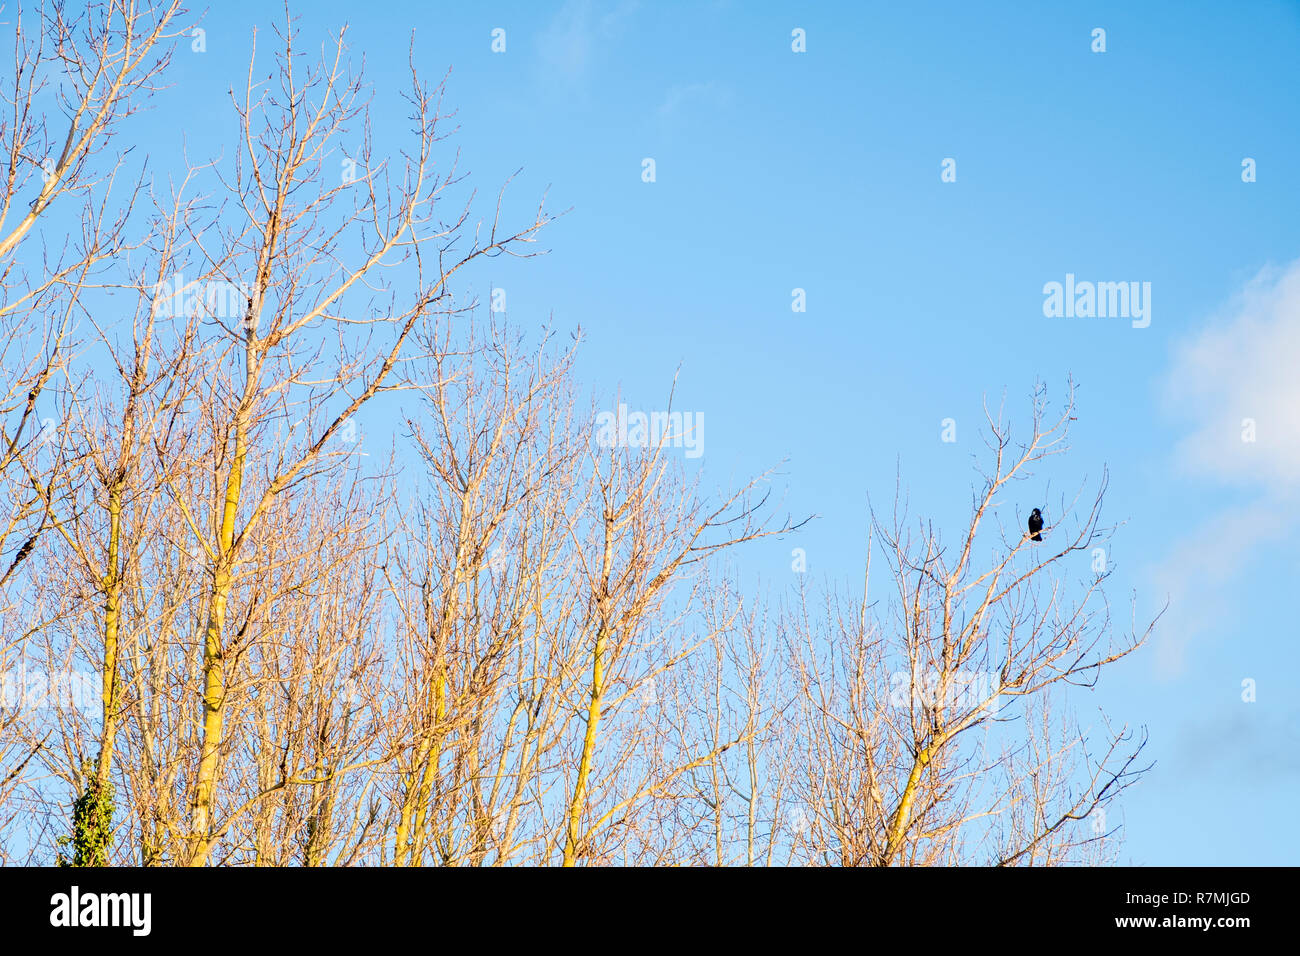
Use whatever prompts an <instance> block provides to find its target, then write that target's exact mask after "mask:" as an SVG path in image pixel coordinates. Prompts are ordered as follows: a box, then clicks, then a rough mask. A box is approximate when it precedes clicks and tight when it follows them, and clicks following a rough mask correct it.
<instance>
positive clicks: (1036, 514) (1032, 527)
mask: <svg viewBox="0 0 1300 956" xmlns="http://www.w3.org/2000/svg"><path fill="white" fill-rule="evenodd" d="M1042 530H1043V513H1042V512H1041V511H1039V510H1038V509H1037V508H1035V509H1034V510H1033V511H1031V512H1030V513H1029V533H1030V534H1031V535H1033V537H1032V538H1030V539H1029V540H1031V541H1042V540H1043V536H1042V535H1041V534H1039V533H1038V532H1040V531H1042Z"/></svg>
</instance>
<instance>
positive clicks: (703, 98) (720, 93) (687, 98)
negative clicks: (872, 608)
mask: <svg viewBox="0 0 1300 956" xmlns="http://www.w3.org/2000/svg"><path fill="white" fill-rule="evenodd" d="M730 103H731V90H729V89H728V88H726V87H724V86H719V85H718V84H717V83H713V82H712V81H710V82H708V83H684V84H678V85H676V86H673V87H671V88H670V89H669V90H668V94H667V95H666V96H665V97H664V101H663V102H662V103H661V104H659V115H660V116H661V117H664V118H667V117H671V116H674V115H676V114H677V113H679V112H681V111H682V110H685V109H689V108H691V107H692V106H703V107H705V108H706V109H709V110H718V109H722V108H723V107H726V106H728V105H729V104H730Z"/></svg>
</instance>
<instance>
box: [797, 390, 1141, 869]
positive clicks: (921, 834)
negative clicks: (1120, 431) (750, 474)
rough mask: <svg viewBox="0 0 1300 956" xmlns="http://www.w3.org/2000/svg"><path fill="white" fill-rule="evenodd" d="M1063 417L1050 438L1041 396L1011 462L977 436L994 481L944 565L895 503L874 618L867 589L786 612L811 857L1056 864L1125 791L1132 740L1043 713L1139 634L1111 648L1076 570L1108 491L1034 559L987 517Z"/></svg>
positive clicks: (1101, 613)
mask: <svg viewBox="0 0 1300 956" xmlns="http://www.w3.org/2000/svg"><path fill="white" fill-rule="evenodd" d="M1073 414H1074V404H1073V394H1072V392H1071V394H1070V395H1069V396H1068V397H1067V401H1066V403H1065V407H1064V409H1063V411H1062V412H1061V413H1060V414H1059V415H1058V416H1056V417H1055V418H1054V419H1050V420H1049V419H1048V418H1047V405H1046V397H1045V394H1044V393H1043V392H1042V391H1041V390H1039V391H1038V392H1037V393H1036V394H1035V399H1034V405H1033V412H1032V425H1031V431H1030V434H1029V435H1028V437H1027V438H1025V439H1024V440H1022V441H1020V442H1016V441H1014V440H1013V438H1012V434H1011V430H1010V428H1009V427H1008V426H1007V425H1006V423H1005V422H1004V421H1002V419H1001V418H1000V417H994V416H992V415H989V416H988V428H989V437H988V439H987V443H988V446H989V449H990V453H991V456H992V468H991V469H990V470H989V471H987V472H983V473H981V478H982V481H981V484H980V486H979V487H978V488H977V490H976V492H975V494H974V497H973V501H972V510H971V518H970V521H969V523H968V524H967V526H966V527H965V529H964V530H963V532H962V534H961V535H960V536H959V537H958V539H957V541H956V543H955V545H949V544H947V543H946V542H945V541H944V538H943V536H942V535H941V533H940V532H938V531H937V530H936V529H935V528H934V526H933V524H931V523H927V522H923V521H922V522H913V521H911V520H910V519H909V518H908V517H907V514H906V509H905V506H904V503H903V500H902V498H901V495H900V497H899V499H898V502H897V504H896V507H895V510H894V513H893V515H892V520H891V521H890V522H889V523H888V524H886V523H885V522H884V521H882V520H881V519H880V518H879V516H876V517H875V519H874V522H873V524H874V532H875V535H877V536H878V537H879V538H880V539H881V542H882V551H883V554H884V558H885V561H886V562H887V566H888V573H889V578H890V582H891V584H892V589H893V592H894V593H893V600H892V601H891V602H890V604H889V612H888V615H887V616H886V615H881V614H879V613H878V612H876V605H875V604H874V603H871V604H868V601H867V594H866V588H865V586H864V593H863V596H862V600H861V602H860V603H859V604H858V606H857V607H856V608H844V607H843V605H842V604H841V603H840V602H839V601H832V602H831V603H830V604H829V605H828V607H827V610H826V612H825V613H824V614H823V615H822V618H821V620H822V622H823V623H822V624H821V625H820V626H813V627H810V626H809V625H808V624H807V623H806V622H807V616H806V615H807V607H806V603H805V604H804V605H803V610H801V611H798V612H797V613H798V614H799V618H798V619H796V620H795V621H794V622H792V624H791V625H790V630H791V632H792V633H793V634H794V635H795V636H796V642H795V647H796V649H797V655H798V660H799V667H800V671H801V687H802V694H801V696H802V700H803V703H802V706H801V721H802V722H803V724H804V729H803V730H802V732H801V733H800V735H799V736H800V740H801V742H802V745H803V748H804V755H805V756H804V760H805V771H804V774H803V775H802V777H803V778H804V779H805V780H806V786H805V793H806V800H807V803H808V804H809V806H811V807H813V808H814V809H815V818H816V829H815V831H814V832H813V834H812V836H813V839H812V841H811V843H810V846H809V852H810V853H812V854H814V855H815V856H819V857H820V858H822V859H824V860H830V859H837V860H838V861H839V862H841V863H844V864H846V865H856V864H872V865H877V866H889V865H895V864H934V863H941V864H952V863H959V862H971V861H981V862H986V863H996V864H1015V863H1026V862H1040V863H1043V862H1048V863H1056V862H1062V861H1064V860H1067V859H1069V858H1070V856H1071V853H1072V852H1073V851H1074V850H1075V849H1077V848H1079V847H1086V846H1088V845H1091V844H1092V843H1094V842H1095V839H1096V837H1097V835H1096V834H1093V833H1090V832H1085V831H1083V830H1081V829H1080V828H1077V827H1076V828H1072V827H1071V824H1072V823H1074V822H1077V821H1081V820H1084V819H1085V818H1087V817H1088V816H1089V815H1090V814H1092V813H1093V812H1094V811H1097V810H1100V809H1103V808H1104V807H1105V806H1107V805H1108V804H1109V803H1110V801H1112V800H1113V799H1114V798H1115V797H1116V796H1117V795H1118V794H1119V793H1120V792H1122V791H1123V790H1124V789H1125V788H1126V787H1128V786H1129V785H1131V784H1132V783H1133V782H1134V781H1135V780H1136V779H1137V778H1138V776H1139V775H1140V769H1141V768H1139V766H1138V764H1137V761H1138V759H1139V755H1140V752H1141V750H1142V746H1143V743H1144V741H1145V735H1144V734H1143V735H1141V736H1138V737H1137V738H1136V739H1135V736H1134V734H1133V732H1131V731H1129V730H1127V729H1119V730H1116V731H1113V732H1110V731H1108V732H1107V733H1106V735H1105V736H1104V737H1103V738H1102V739H1101V740H1100V741H1098V740H1096V739H1095V738H1093V739H1085V738H1084V737H1083V736H1082V735H1081V734H1080V733H1079V732H1078V730H1077V729H1076V728H1075V726H1074V725H1073V724H1071V723H1069V722H1060V721H1055V722H1054V721H1052V720H1051V719H1050V709H1049V707H1048V700H1049V692H1053V691H1054V690H1057V689H1059V688H1063V687H1066V686H1069V685H1074V686H1083V687H1091V686H1092V685H1093V683H1094V682H1095V681H1096V679H1097V677H1098V675H1099V673H1100V671H1101V669H1102V668H1104V667H1106V666H1107V665H1109V664H1112V663H1114V662H1115V661H1117V660H1119V659H1121V658H1122V657H1124V656H1126V655H1128V654H1130V653H1132V652H1133V651H1134V650H1135V649H1136V648H1137V647H1139V646H1140V645H1141V644H1142V643H1143V641H1144V640H1145V639H1146V636H1147V635H1148V634H1149V632H1150V629H1151V627H1152V626H1154V623H1155V622H1154V621H1153V622H1151V624H1150V625H1148V626H1147V628H1145V629H1144V630H1141V631H1137V630H1133V631H1130V632H1128V633H1127V634H1121V635H1116V634H1115V633H1114V632H1113V629H1112V627H1111V620H1110V615H1109V605H1108V604H1107V602H1106V600H1105V594H1104V589H1103V585H1104V583H1105V581H1106V580H1107V578H1108V577H1109V576H1110V573H1111V572H1110V570H1109V569H1108V568H1105V569H1102V570H1095V569H1094V564H1093V554H1092V551H1093V549H1094V548H1095V547H1096V546H1097V544H1098V542H1101V541H1104V540H1106V539H1107V538H1108V537H1109V535H1110V533H1111V532H1112V531H1113V529H1107V528H1103V527H1101V525H1100V514H1101V506H1102V501H1103V498H1104V495H1105V488H1106V479H1105V476H1104V475H1103V477H1102V479H1101V482H1100V485H1099V487H1098V488H1097V489H1096V491H1095V493H1094V494H1093V495H1092V496H1091V497H1090V498H1089V499H1088V500H1087V501H1086V503H1084V504H1083V505H1082V506H1081V499H1082V492H1080V494H1079V495H1077V496H1076V497H1075V498H1074V500H1073V501H1071V502H1068V503H1064V504H1063V506H1062V508H1061V510H1060V517H1059V519H1058V520H1056V521H1054V522H1052V523H1051V524H1050V526H1049V527H1048V528H1046V529H1045V530H1044V532H1043V534H1044V537H1045V539H1046V541H1045V542H1044V543H1043V544H1042V545H1041V546H1039V545H1037V544H1034V543H1032V542H1031V540H1030V535H1029V533H1028V532H1027V531H1026V530H1025V525H1024V521H1023V518H1024V517H1025V516H1018V517H1017V518H1016V519H1015V523H1014V524H1012V525H1010V526H1009V527H1008V526H1007V524H1006V523H1004V521H1003V520H1002V517H1001V516H1002V514H1003V513H1004V511H1003V510H999V509H1005V506H1006V504H1008V503H1009V494H1008V493H1009V491H1010V489H1011V487H1012V484H1013V483H1014V482H1018V481H1021V480H1024V479H1027V478H1030V477H1032V476H1033V474H1034V472H1035V469H1036V467H1039V466H1041V465H1042V464H1043V462H1044V461H1045V460H1046V459H1047V458H1049V457H1050V456H1054V455H1057V454H1060V453H1062V452H1063V451H1065V449H1066V446H1065V438H1066V433H1067V430H1068V425H1069V422H1070V421H1072V420H1073ZM990 526H991V527H990ZM1081 555H1086V556H1087V558H1088V560H1087V562H1086V563H1085V564H1084V567H1085V568H1086V569H1087V570H1086V571H1082V572H1080V570H1079V560H1078V557H1079V556H1081ZM1072 559H1073V561H1072ZM869 568H870V564H868V569H869ZM1070 573H1074V574H1079V575H1080V577H1081V579H1082V580H1081V581H1080V583H1079V585H1078V587H1077V588H1074V589H1072V588H1070V587H1069V586H1068V582H1067V581H1064V580H1062V578H1063V576H1064V575H1066V574H1070ZM869 578H870V574H869V571H868V580H869ZM815 631H816V632H817V633H815ZM1056 696H1063V695H1056ZM1020 703H1023V704H1024V707H1023V708H1018V707H1017V704H1020ZM1016 727H1021V728H1022V732H1020V733H1017V732H1016V731H1015V729H1014V728H1016Z"/></svg>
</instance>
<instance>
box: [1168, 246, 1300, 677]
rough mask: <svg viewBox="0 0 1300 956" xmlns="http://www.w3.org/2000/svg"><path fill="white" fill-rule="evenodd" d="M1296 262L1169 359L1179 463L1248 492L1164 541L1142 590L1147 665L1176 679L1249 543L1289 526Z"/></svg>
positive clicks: (1298, 305) (1297, 452)
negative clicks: (1158, 603)
mask: <svg viewBox="0 0 1300 956" xmlns="http://www.w3.org/2000/svg"><path fill="white" fill-rule="evenodd" d="M1298 369H1300V261H1297V262H1294V263H1291V264H1290V265H1289V266H1286V267H1284V268H1269V269H1265V270H1264V271H1262V272H1260V273H1259V275H1257V276H1256V277H1255V278H1254V279H1252V280H1251V281H1250V282H1248V283H1247V284H1246V285H1245V287H1244V288H1243V289H1242V290H1241V291H1240V292H1239V293H1238V294H1237V295H1236V296H1235V297H1234V298H1233V300H1232V301H1231V302H1230V303H1229V305H1228V307H1227V308H1226V309H1224V310H1222V311H1221V312H1220V313H1219V314H1218V315H1217V316H1215V318H1214V319H1213V320H1212V321H1211V322H1210V323H1209V325H1208V326H1207V328H1206V329H1205V330H1204V331H1202V332H1201V333H1200V334H1199V335H1197V336H1196V337H1195V338H1193V339H1192V340H1191V341H1190V342H1188V343H1187V344H1186V345H1185V346H1184V347H1183V348H1181V349H1180V350H1179V352H1178V353H1177V355H1176V356H1175V359H1174V362H1173V366H1172V368H1171V370H1170V373H1169V375H1168V377H1167V379H1166V383H1165V385H1166V388H1165V397H1166V399H1167V400H1168V402H1169V404H1170V406H1171V407H1173V408H1177V409H1179V410H1180V411H1181V413H1182V414H1184V415H1185V416H1187V417H1188V418H1189V419H1190V421H1191V431H1190V432H1189V433H1188V434H1187V436H1186V437H1185V438H1184V439H1182V440H1181V441H1180V442H1179V444H1178V447H1177V457H1178V461H1179V463H1180V464H1181V466H1182V467H1183V468H1184V469H1185V470H1186V471H1187V472H1188V473H1189V474H1190V475H1193V476H1200V477H1205V478H1211V479H1215V480H1217V481H1219V482H1221V483H1222V484H1224V485H1227V486H1231V487H1235V488H1238V489H1241V490H1245V491H1247V492H1252V491H1253V492H1254V494H1253V495H1252V496H1251V497H1250V498H1249V499H1248V500H1247V501H1246V502H1245V503H1237V504H1234V505H1232V506H1229V507H1225V508H1222V509H1219V510H1217V511H1209V512H1207V513H1205V514H1204V515H1203V517H1202V520H1201V522H1200V524H1199V525H1196V526H1194V527H1193V528H1192V529H1191V530H1190V531H1189V532H1188V533H1187V534H1186V535H1185V536H1184V537H1182V538H1181V539H1179V540H1177V541H1174V542H1172V543H1171V548H1170V550H1169V552H1168V556H1167V557H1166V558H1165V560H1164V561H1163V562H1162V563H1161V564H1160V565H1159V566H1158V567H1157V568H1156V569H1155V573H1154V575H1153V577H1154V583H1155V585H1156V586H1157V588H1159V589H1160V591H1161V593H1168V594H1169V596H1170V613H1169V616H1168V617H1167V618H1166V619H1165V621H1164V622H1162V626H1161V627H1160V628H1159V629H1158V637H1157V639H1156V667H1157V672H1158V673H1160V674H1161V675H1162V676H1174V675H1176V674H1178V673H1179V672H1181V671H1182V669H1183V667H1184V665H1185V655H1186V652H1187V649H1188V647H1189V646H1190V645H1191V644H1192V643H1193V642H1194V641H1195V639H1196V638H1197V637H1198V636H1200V635H1202V634H1204V633H1205V632H1206V631H1207V630H1208V629H1210V628H1212V627H1215V626H1217V625H1218V624H1219V623H1220V622H1222V621H1223V620H1225V619H1227V618H1228V617H1230V615H1231V614H1232V611H1233V609H1232V603H1231V592H1230V586H1231V584H1232V582H1233V581H1234V579H1235V578H1236V577H1237V576H1238V575H1239V574H1240V573H1242V571H1243V570H1244V569H1245V567H1246V566H1247V563H1248V562H1249V561H1250V559H1251V558H1252V557H1253V556H1254V555H1255V554H1257V553H1258V551H1259V549H1260V548H1261V546H1266V545H1269V544H1272V543H1274V542H1276V541H1278V540H1279V539H1283V538H1287V537H1289V536H1290V535H1291V533H1292V532H1293V531H1294V530H1295V527H1296V525H1297V523H1298V520H1300V515H1298V509H1297V508H1296V507H1295V503H1296V501H1297V499H1298V498H1300V373H1298V372H1297V370H1298Z"/></svg>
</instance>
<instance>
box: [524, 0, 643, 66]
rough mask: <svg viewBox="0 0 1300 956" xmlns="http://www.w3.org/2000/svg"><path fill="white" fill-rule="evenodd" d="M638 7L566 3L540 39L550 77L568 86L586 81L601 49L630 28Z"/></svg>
mask: <svg viewBox="0 0 1300 956" xmlns="http://www.w3.org/2000/svg"><path fill="white" fill-rule="evenodd" d="M638 6H639V4H638V3H637V2H636V0H621V2H619V3H616V4H613V5H608V4H597V3H594V2H593V0H566V2H565V4H564V5H563V6H562V7H560V9H559V10H558V11H557V12H556V14H555V16H554V17H552V18H551V22H550V23H549V24H548V25H547V26H546V28H545V29H544V30H542V32H541V35H540V36H539V37H538V43H539V54H540V56H541V61H542V65H543V67H544V68H545V69H546V71H547V73H548V74H549V75H550V76H551V78H553V79H556V80H559V81H561V82H563V83H565V84H575V83H578V82H579V81H581V80H583V79H584V78H585V77H586V75H587V73H588V71H589V70H590V69H591V67H592V65H593V63H595V61H596V60H597V59H598V56H599V53H600V51H601V49H602V48H603V47H604V46H605V45H606V44H608V43H610V42H612V41H613V40H614V39H615V38H616V37H617V36H618V35H619V34H620V33H621V32H622V31H623V30H624V29H625V28H626V27H627V25H628V22H629V21H630V20H631V18H632V15H633V14H634V13H636V10H637V7H638Z"/></svg>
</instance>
